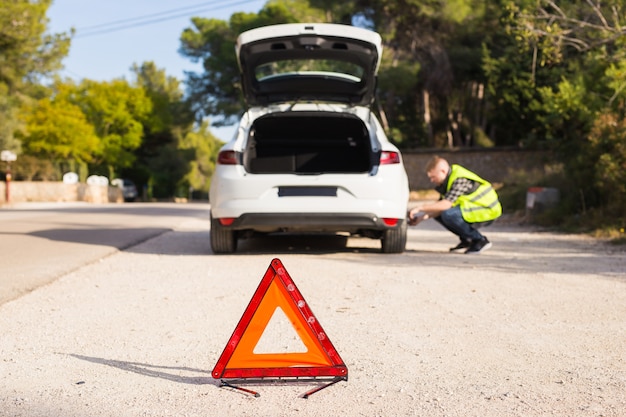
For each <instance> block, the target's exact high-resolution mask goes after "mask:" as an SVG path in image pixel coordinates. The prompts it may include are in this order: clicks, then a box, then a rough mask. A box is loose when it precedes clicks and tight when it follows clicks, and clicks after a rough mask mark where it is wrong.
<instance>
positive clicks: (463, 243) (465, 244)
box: [450, 240, 472, 252]
mask: <svg viewBox="0 0 626 417" xmlns="http://www.w3.org/2000/svg"><path fill="white" fill-rule="evenodd" d="M471 244H472V242H471V241H469V240H461V241H460V242H459V244H458V245H456V246H455V247H453V248H450V252H456V251H459V250H462V249H467V248H469V247H470V245H471Z"/></svg>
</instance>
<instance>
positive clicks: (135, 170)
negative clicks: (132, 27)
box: [124, 62, 219, 198]
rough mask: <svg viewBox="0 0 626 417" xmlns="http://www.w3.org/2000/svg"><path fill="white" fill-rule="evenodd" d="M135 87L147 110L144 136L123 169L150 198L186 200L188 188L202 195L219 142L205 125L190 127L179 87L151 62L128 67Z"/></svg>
mask: <svg viewBox="0 0 626 417" xmlns="http://www.w3.org/2000/svg"><path fill="white" fill-rule="evenodd" d="M134 72H135V74H136V81H135V85H136V86H137V87H140V88H142V89H144V91H145V94H146V96H147V97H149V98H150V100H151V101H152V110H151V112H150V113H149V115H148V116H147V117H146V121H145V122H144V138H143V142H142V144H141V146H140V147H139V148H138V149H137V150H136V151H135V152H134V153H135V155H136V157H137V161H136V163H135V164H134V165H133V167H132V168H130V169H127V170H125V171H124V173H125V175H128V176H129V177H132V178H134V179H135V180H136V181H137V182H138V183H143V184H147V185H148V188H149V192H150V194H151V195H152V196H153V197H157V198H166V197H172V196H174V195H178V196H186V195H187V193H188V190H189V189H190V187H191V188H192V189H194V190H198V191H205V192H206V191H208V187H209V181H210V178H211V174H212V173H213V167H214V164H215V160H216V157H217V150H218V148H219V146H218V145H219V141H218V140H217V139H216V138H215V137H214V136H213V135H212V134H211V133H210V131H209V129H208V125H207V124H206V123H205V122H202V123H200V124H199V125H196V124H195V123H194V115H193V113H192V111H191V105H190V103H189V102H188V101H187V100H186V99H185V98H184V96H183V93H182V91H181V89H180V83H179V81H178V80H177V79H175V78H173V77H168V76H167V75H166V73H165V71H164V70H161V69H158V68H157V67H156V66H155V65H154V63H153V62H145V63H143V64H142V65H141V66H137V65H135V66H134Z"/></svg>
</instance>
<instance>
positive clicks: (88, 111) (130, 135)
mask: <svg viewBox="0 0 626 417" xmlns="http://www.w3.org/2000/svg"><path fill="white" fill-rule="evenodd" d="M70 99H71V100H72V101H74V102H75V103H76V104H77V105H78V106H80V107H81V109H82V111H83V112H84V113H85V116H86V117H87V120H89V122H90V123H91V124H92V125H93V126H94V127H95V130H96V134H97V135H98V137H99V138H100V140H101V153H100V155H99V157H98V158H97V159H96V160H95V161H94V168H95V171H96V172H97V171H100V173H101V174H105V175H107V174H109V173H111V172H115V171H116V170H119V169H122V168H125V167H129V166H130V165H131V164H132V163H133V162H134V160H135V155H134V153H133V152H134V151H135V150H136V149H137V148H139V146H140V145H141V142H142V139H143V134H144V132H143V123H144V122H145V121H146V120H147V119H148V116H149V114H150V112H151V111H152V101H151V100H150V99H149V97H148V96H147V95H146V93H145V90H144V89H143V88H138V87H133V86H131V85H130V84H129V83H128V82H127V81H125V80H123V79H118V80H113V81H109V82H98V81H92V80H84V81H82V82H81V83H80V85H79V86H78V87H77V88H76V90H75V93H74V94H72V97H71V98H70Z"/></svg>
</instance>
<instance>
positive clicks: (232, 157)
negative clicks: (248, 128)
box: [217, 151, 239, 165]
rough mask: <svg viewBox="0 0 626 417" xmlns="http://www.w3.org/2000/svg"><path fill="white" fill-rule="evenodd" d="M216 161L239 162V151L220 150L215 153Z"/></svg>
mask: <svg viewBox="0 0 626 417" xmlns="http://www.w3.org/2000/svg"><path fill="white" fill-rule="evenodd" d="M217 163H218V164H222V165H237V164H239V153H238V152H235V151H222V152H220V153H219V154H218V155H217Z"/></svg>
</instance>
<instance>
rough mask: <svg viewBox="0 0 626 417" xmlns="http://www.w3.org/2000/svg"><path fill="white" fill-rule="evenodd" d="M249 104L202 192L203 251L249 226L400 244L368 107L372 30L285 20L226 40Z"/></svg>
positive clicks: (400, 229)
mask: <svg viewBox="0 0 626 417" xmlns="http://www.w3.org/2000/svg"><path fill="white" fill-rule="evenodd" d="M236 53H237V57H238V60H239V65H240V70H241V77H242V86H243V92H244V95H245V98H246V102H247V103H248V105H249V108H248V109H247V111H246V112H245V113H244V115H243V116H242V118H241V121H240V123H239V127H238V129H237V131H236V133H235V135H234V137H233V139H232V140H231V141H230V142H228V143H227V144H225V145H224V146H223V147H222V149H221V150H220V152H219V156H218V161H217V166H216V169H215V172H214V174H213V178H212V183H211V189H210V193H209V198H210V204H211V248H212V250H213V252H214V253H232V252H235V251H236V249H237V241H238V239H240V238H244V237H246V236H250V235H252V234H256V233H276V232H295V233H300V232H301V233H310V232H324V233H344V234H350V235H360V236H364V237H369V238H374V239H380V241H381V247H382V252H384V253H401V252H403V251H404V249H405V246H406V235H407V222H406V214H407V204H408V198H409V187H408V180H407V175H406V171H405V169H404V165H403V163H402V157H401V155H400V152H399V151H398V149H397V148H396V147H395V146H394V145H393V144H392V143H391V142H389V140H388V139H387V137H386V136H385V133H384V131H383V129H382V128H381V126H380V124H379V122H378V120H377V119H376V117H375V115H374V114H373V113H372V111H371V109H370V107H369V106H370V105H371V103H372V102H373V100H374V94H375V87H376V75H377V71H378V66H379V64H380V59H381V53H382V47H381V38H380V36H379V35H378V34H377V33H375V32H372V31H369V30H366V29H361V28H357V27H353V26H346V25H336V24H319V23H311V24H284V25H275V26H267V27H262V28H258V29H253V30H250V31H247V32H244V33H242V34H241V35H240V36H239V38H238V40H237V46H236Z"/></svg>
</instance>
